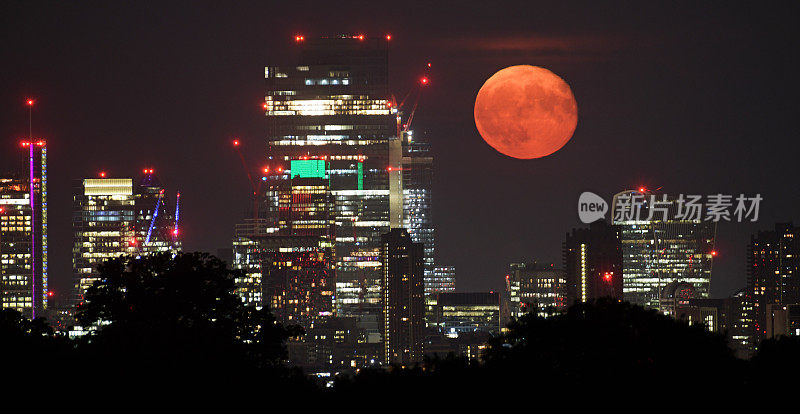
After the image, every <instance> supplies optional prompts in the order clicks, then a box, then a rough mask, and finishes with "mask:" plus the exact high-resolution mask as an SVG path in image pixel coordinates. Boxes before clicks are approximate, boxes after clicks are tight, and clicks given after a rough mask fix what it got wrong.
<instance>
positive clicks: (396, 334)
mask: <svg viewBox="0 0 800 414" xmlns="http://www.w3.org/2000/svg"><path fill="white" fill-rule="evenodd" d="M382 240H383V246H382V247H381V259H382V263H383V264H382V266H381V271H382V273H383V280H382V284H381V292H382V294H383V313H382V326H381V328H382V329H381V332H382V334H383V335H382V336H383V338H382V339H383V346H384V363H386V364H401V365H408V364H414V363H418V362H422V357H423V353H422V348H423V340H424V337H423V330H424V326H425V314H424V313H425V308H424V303H425V302H424V295H425V290H424V287H423V284H424V266H425V265H424V263H425V262H424V251H423V245H422V244H421V243H414V242H413V241H412V240H411V236H409V234H408V231H406V230H405V229H393V230H391V231H390V232H389V233H386V234H385V235H384V236H383V237H382Z"/></svg>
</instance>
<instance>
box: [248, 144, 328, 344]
mask: <svg viewBox="0 0 800 414" xmlns="http://www.w3.org/2000/svg"><path fill="white" fill-rule="evenodd" d="M289 165H290V168H289V169H286V170H283V169H281V170H280V171H274V173H272V174H267V175H265V176H263V177H262V183H263V190H262V193H263V197H264V200H263V202H262V208H263V210H264V214H263V216H264V218H262V219H257V220H248V221H246V223H245V224H244V225H239V226H237V238H236V240H234V248H233V250H234V267H235V268H237V269H242V270H243V271H244V272H243V274H242V275H240V276H239V277H238V278H237V280H236V283H237V293H238V294H239V295H240V296H241V297H242V299H243V300H244V301H245V302H246V303H252V304H253V305H255V306H262V305H263V304H266V305H267V306H269V309H270V310H272V312H273V313H274V314H275V315H276V318H277V319H278V321H279V322H281V323H285V324H299V325H301V326H303V327H304V328H307V329H308V328H312V327H313V325H314V323H315V322H316V321H317V320H318V319H319V318H320V317H326V316H331V315H333V306H334V300H335V296H334V289H335V285H334V281H335V277H334V269H333V243H334V226H335V223H334V219H333V218H334V208H333V196H332V194H331V191H330V173H329V168H328V162H327V161H326V160H323V159H314V158H309V157H302V159H297V160H291V162H290V164H289Z"/></svg>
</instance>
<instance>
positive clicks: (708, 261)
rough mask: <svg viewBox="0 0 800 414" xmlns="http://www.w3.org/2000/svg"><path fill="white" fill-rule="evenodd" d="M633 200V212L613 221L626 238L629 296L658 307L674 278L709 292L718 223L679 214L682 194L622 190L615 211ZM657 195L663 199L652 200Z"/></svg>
mask: <svg viewBox="0 0 800 414" xmlns="http://www.w3.org/2000/svg"><path fill="white" fill-rule="evenodd" d="M631 200H634V201H637V205H636V207H635V208H634V209H631V210H630V211H631V212H632V213H631V214H622V215H620V217H615V219H614V223H613V224H614V225H615V226H616V227H617V229H619V232H620V238H621V244H622V258H623V266H622V267H623V269H622V272H623V274H622V277H623V279H624V283H623V297H624V299H625V300H626V301H628V302H631V303H634V304H637V305H642V306H645V307H648V308H652V309H658V308H659V300H660V297H661V291H662V289H663V288H664V287H665V286H667V285H668V284H669V283H671V282H674V281H683V282H688V283H691V284H692V286H693V287H694V289H695V290H696V292H697V295H698V297H700V298H707V297H708V295H709V292H710V289H711V267H712V266H711V265H712V262H713V260H712V259H713V256H714V254H715V253H714V238H715V232H716V223H714V222H712V221H704V220H702V217H700V219H696V220H695V219H689V218H687V219H679V218H677V217H678V211H679V206H678V203H677V202H676V200H674V199H670V198H667V199H665V198H664V196H663V195H662V196H656V195H653V194H649V193H645V192H640V191H634V190H627V191H623V192H621V193H618V194H616V195H615V196H614V201H613V204H612V211H613V212H618V211H622V210H623V208H621V207H622V206H623V205H624V204H623V203H630V202H631ZM653 200H654V202H656V203H659V205H657V206H656V205H654V206H650V204H652V201H653ZM639 201H641V202H639ZM651 210H652V213H653V214H650V213H651ZM687 217H688V216H687Z"/></svg>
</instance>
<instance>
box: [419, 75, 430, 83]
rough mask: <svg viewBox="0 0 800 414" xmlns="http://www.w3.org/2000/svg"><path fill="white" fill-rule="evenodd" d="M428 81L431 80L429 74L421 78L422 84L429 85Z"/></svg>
mask: <svg viewBox="0 0 800 414" xmlns="http://www.w3.org/2000/svg"><path fill="white" fill-rule="evenodd" d="M428 82H430V80H428V77H427V76H423V77H421V78H420V79H419V83H421V84H423V85H427V84H428Z"/></svg>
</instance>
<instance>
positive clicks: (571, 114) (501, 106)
mask: <svg viewBox="0 0 800 414" xmlns="http://www.w3.org/2000/svg"><path fill="white" fill-rule="evenodd" d="M577 125H578V104H577V103H576V102H575V96H574V95H573V94H572V90H571V89H570V88H569V85H567V83H566V82H564V80H563V79H561V78H560V77H559V76H558V75H556V74H555V73H553V72H550V71H549V70H547V69H545V68H540V67H538V66H530V65H519V66H510V67H507V68H505V69H502V70H500V71H498V72H497V73H495V74H494V75H492V77H491V78H489V79H488V80H487V81H486V83H484V84H483V86H482V87H481V90H480V91H478V97H477V98H476V99H475V126H476V127H478V132H479V133H480V134H481V137H483V139H484V141H486V143H487V144H489V145H491V146H492V147H493V148H494V149H496V150H497V151H499V152H501V153H503V154H505V155H508V156H509V157H514V158H521V159H531V158H541V157H544V156H547V155H550V154H552V153H554V152H556V151H558V150H559V149H561V147H563V146H564V144H566V143H567V142H568V141H569V140H570V138H572V134H573V133H574V132H575V127H576V126H577Z"/></svg>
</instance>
